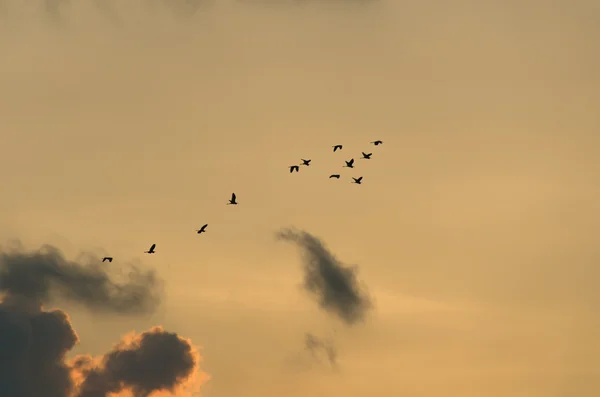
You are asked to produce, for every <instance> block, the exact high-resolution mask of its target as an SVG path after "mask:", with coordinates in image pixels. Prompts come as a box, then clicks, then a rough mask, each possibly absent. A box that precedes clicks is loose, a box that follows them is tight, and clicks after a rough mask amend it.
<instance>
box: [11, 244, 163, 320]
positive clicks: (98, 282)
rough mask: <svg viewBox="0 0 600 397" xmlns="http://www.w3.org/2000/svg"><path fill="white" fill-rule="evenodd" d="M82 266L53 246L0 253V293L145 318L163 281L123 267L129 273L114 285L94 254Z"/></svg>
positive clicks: (151, 273)
mask: <svg viewBox="0 0 600 397" xmlns="http://www.w3.org/2000/svg"><path fill="white" fill-rule="evenodd" d="M82 261H83V263H80V262H75V261H69V260H67V259H66V258H65V257H64V256H63V254H62V253H61V252H60V251H59V250H58V249H57V248H55V247H51V246H44V247H42V248H41V249H40V250H37V251H29V252H28V251H24V250H22V249H18V248H17V249H13V250H11V251H3V252H0V293H7V294H8V295H9V296H23V297H27V299H28V300H29V301H31V302H34V304H36V305H38V306H39V305H40V304H46V303H54V301H55V300H57V299H64V300H69V301H72V302H74V303H77V304H79V305H83V306H85V307H86V308H88V309H91V310H96V311H110V312H116V313H124V314H129V313H132V314H135V313H149V312H152V311H154V310H155V309H156V308H157V306H158V305H159V303H160V298H161V295H162V282H161V281H160V280H159V279H158V277H157V275H156V273H155V272H154V270H141V269H139V268H137V267H135V266H129V267H128V268H125V267H122V268H121V270H125V271H127V274H126V275H125V280H124V281H121V282H118V281H116V280H115V277H114V276H112V275H111V274H109V270H110V269H111V267H110V266H111V265H110V264H108V263H106V262H105V263H102V262H101V261H100V260H99V259H98V258H95V257H94V256H92V255H85V256H84V257H83V259H82ZM120 266H122V265H120Z"/></svg>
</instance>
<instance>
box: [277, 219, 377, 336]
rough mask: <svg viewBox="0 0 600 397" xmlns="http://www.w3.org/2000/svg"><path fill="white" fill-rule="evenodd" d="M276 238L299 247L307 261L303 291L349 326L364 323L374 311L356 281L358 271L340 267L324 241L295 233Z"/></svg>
mask: <svg viewBox="0 0 600 397" xmlns="http://www.w3.org/2000/svg"><path fill="white" fill-rule="evenodd" d="M277 238H278V239H282V240H285V241H290V242H293V243H296V244H297V245H298V246H299V247H300V248H301V250H302V253H303V259H304V288H305V289H306V291H308V292H309V293H311V294H312V295H313V296H315V297H316V298H317V300H318V302H319V305H320V306H321V308H322V309H324V310H326V311H327V312H329V313H332V314H334V315H335V316H337V317H338V318H340V319H341V320H343V321H344V322H345V323H346V324H348V325H353V324H355V323H357V322H360V321H363V320H364V319H365V317H366V314H367V312H368V311H369V310H370V309H371V308H372V307H373V305H372V303H371V300H370V298H369V296H368V294H367V292H366V291H365V290H364V288H363V287H362V286H361V284H360V283H359V281H358V278H357V271H358V268H357V267H356V266H353V267H348V266H345V265H344V264H343V263H341V262H340V261H339V260H338V259H337V258H336V257H335V256H333V254H331V253H330V252H329V251H328V250H327V248H325V246H324V245H323V243H322V242H321V240H319V239H318V238H316V237H314V236H313V235H311V234H309V233H307V232H304V231H298V230H294V229H284V230H281V231H279V232H278V233H277Z"/></svg>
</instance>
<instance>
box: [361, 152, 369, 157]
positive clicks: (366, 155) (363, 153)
mask: <svg viewBox="0 0 600 397" xmlns="http://www.w3.org/2000/svg"><path fill="white" fill-rule="evenodd" d="M361 153H362V155H363V157H369V155H368V154H366V153H365V152H361Z"/></svg>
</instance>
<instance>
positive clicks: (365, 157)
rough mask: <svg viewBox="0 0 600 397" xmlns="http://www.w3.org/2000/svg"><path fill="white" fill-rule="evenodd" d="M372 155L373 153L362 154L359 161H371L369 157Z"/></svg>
mask: <svg viewBox="0 0 600 397" xmlns="http://www.w3.org/2000/svg"><path fill="white" fill-rule="evenodd" d="M372 154H373V153H365V152H362V155H363V156H362V157H361V159H365V160H370V159H371V155H372Z"/></svg>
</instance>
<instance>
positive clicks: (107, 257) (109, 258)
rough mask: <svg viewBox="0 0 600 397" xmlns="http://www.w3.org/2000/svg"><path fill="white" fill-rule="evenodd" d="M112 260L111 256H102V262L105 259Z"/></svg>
mask: <svg viewBox="0 0 600 397" xmlns="http://www.w3.org/2000/svg"><path fill="white" fill-rule="evenodd" d="M112 260H113V258H112V257H110V256H105V257H104V258H102V262H106V261H109V262H112Z"/></svg>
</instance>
